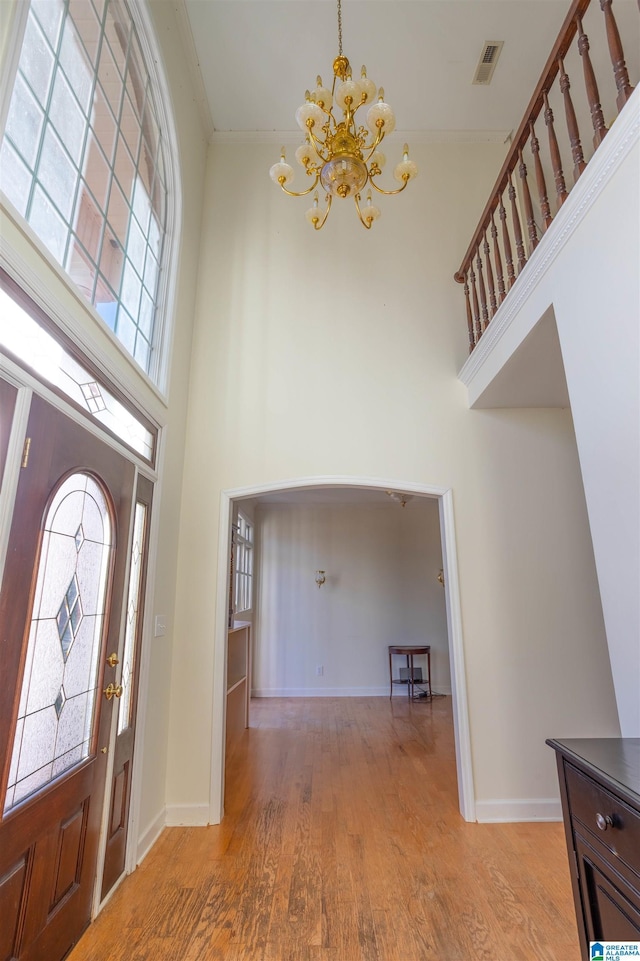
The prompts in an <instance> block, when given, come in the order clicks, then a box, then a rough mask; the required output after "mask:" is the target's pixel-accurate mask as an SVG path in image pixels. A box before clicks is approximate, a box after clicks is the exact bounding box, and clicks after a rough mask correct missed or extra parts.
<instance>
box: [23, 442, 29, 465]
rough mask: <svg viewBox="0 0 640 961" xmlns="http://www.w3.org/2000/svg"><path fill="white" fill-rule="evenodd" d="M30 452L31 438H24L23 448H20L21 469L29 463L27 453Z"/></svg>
mask: <svg viewBox="0 0 640 961" xmlns="http://www.w3.org/2000/svg"><path fill="white" fill-rule="evenodd" d="M30 450H31V438H30V437H25V439H24V447H23V448H22V467H26V466H27V464H28V463H29V451H30Z"/></svg>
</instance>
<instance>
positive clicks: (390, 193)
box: [369, 174, 410, 197]
mask: <svg viewBox="0 0 640 961" xmlns="http://www.w3.org/2000/svg"><path fill="white" fill-rule="evenodd" d="M402 179H403V180H404V183H403V184H402V187H398V189H397V190H383V189H382V187H378V185H377V183H376V182H375V180H374V179H373V177H371V176H370V177H369V183H370V184H371V186H372V187H373V189H374V190H377V191H378V193H379V194H384V195H385V197H395V195H396V194H401V193H402V191H403V190H404V188H405V187H406V186H407V184H408V183H409V179H410V178H409V175H408V174H405V175H404V176H403V178H402Z"/></svg>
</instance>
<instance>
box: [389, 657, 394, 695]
mask: <svg viewBox="0 0 640 961" xmlns="http://www.w3.org/2000/svg"><path fill="white" fill-rule="evenodd" d="M392 697H393V668H392V665H391V651H389V700H391V698H392Z"/></svg>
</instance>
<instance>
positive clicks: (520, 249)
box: [509, 174, 527, 273]
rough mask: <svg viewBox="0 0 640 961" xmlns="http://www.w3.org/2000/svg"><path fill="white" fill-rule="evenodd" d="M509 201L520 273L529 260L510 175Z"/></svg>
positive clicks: (514, 189)
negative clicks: (526, 255)
mask: <svg viewBox="0 0 640 961" xmlns="http://www.w3.org/2000/svg"><path fill="white" fill-rule="evenodd" d="M509 200H510V201H511V218H512V220H513V236H514V237H515V241H516V254H517V257H518V273H520V271H521V270H522V268H523V267H524V265H525V264H526V262H527V258H526V257H525V255H524V241H523V239H522V228H521V226H520V215H519V214H518V205H517V203H516V188H515V187H514V186H513V183H512V182H511V174H509Z"/></svg>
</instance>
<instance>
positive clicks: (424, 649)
mask: <svg viewBox="0 0 640 961" xmlns="http://www.w3.org/2000/svg"><path fill="white" fill-rule="evenodd" d="M394 654H404V655H405V656H406V658H407V667H408V668H409V679H408V681H407V697H409V698H412V697H415V694H414V680H413V658H414V657H415V656H420V655H421V654H425V655H426V657H427V688H428V691H429V693H428V694H427V695H425V696H426V697H429V698H430V697H431V696H432V691H431V645H430V644H424V645H415V644H410V645H407V644H390V645H389V685H390V687H389V697H390V698H391V697H393V685H394V683H399V682H397V681H396V682H394V680H393V665H392V657H393V655H394ZM402 683H404V681H403V682H402Z"/></svg>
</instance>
